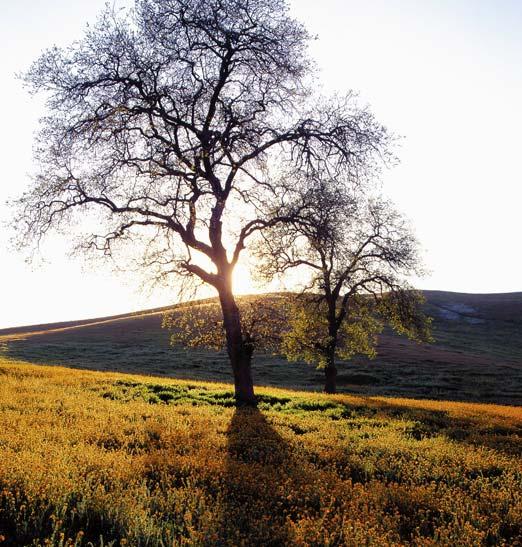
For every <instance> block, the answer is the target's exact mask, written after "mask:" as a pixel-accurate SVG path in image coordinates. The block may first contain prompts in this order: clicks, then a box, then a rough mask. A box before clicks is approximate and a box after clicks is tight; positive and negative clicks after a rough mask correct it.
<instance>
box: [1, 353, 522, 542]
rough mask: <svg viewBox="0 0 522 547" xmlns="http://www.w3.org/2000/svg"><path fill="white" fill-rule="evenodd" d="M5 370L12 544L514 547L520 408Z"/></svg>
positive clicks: (520, 502)
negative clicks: (255, 403)
mask: <svg viewBox="0 0 522 547" xmlns="http://www.w3.org/2000/svg"><path fill="white" fill-rule="evenodd" d="M259 395H260V404H259V410H257V411H256V410H249V409H236V408H235V407H234V401H233V397H232V389H231V386H229V385H227V384H217V383H200V382H193V381H178V380H163V379H161V380H159V379H157V378H151V377H144V376H133V375H123V374H116V373H100V372H89V371H77V370H70V369H65V368H60V367H38V366H33V365H28V364H21V363H16V362H8V361H1V362H0V415H1V418H0V419H1V423H2V429H1V430H0V535H1V536H2V537H3V538H4V543H5V544H6V545H57V546H58V545H89V544H92V545H96V546H97V545H107V544H111V543H110V542H113V543H112V544H113V545H125V544H127V545H183V544H185V545H213V544H220V545H240V544H242V543H243V544H246V545H281V544H295V545H354V546H356V545H357V546H358V545H405V544H407V545H480V544H484V545H521V544H522V466H521V460H520V456H521V454H522V450H521V447H522V441H521V435H522V408H520V407H506V406H497V405H479V404H468V403H446V402H440V401H415V400H408V399H388V398H366V397H352V396H341V395H340V396H336V397H333V398H332V397H327V396H324V395H319V394H311V393H303V392H293V391H288V390H280V389H268V388H267V389H260V390H259Z"/></svg>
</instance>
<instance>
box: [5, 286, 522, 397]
mask: <svg viewBox="0 0 522 547" xmlns="http://www.w3.org/2000/svg"><path fill="white" fill-rule="evenodd" d="M425 295H426V299H427V304H426V309H427V312H428V313H429V314H430V315H431V316H432V317H433V318H434V323H433V327H434V335H435V339H436V342H435V344H431V345H426V344H423V345H417V344H413V343H411V342H408V341H407V340H404V339H401V338H398V337H396V336H391V335H389V334H385V335H383V336H382V337H381V340H380V344H379V348H378V350H379V356H378V358H377V359H376V360H374V361H368V360H364V359H358V360H355V362H351V363H344V364H342V365H341V367H340V378H339V384H340V388H341V390H342V391H345V392H348V393H362V394H368V395H394V396H405V397H415V398H432V399H434V398H435V399H450V400H462V401H482V402H497V403H502V404H516V405H520V404H522V293H510V294H489V295H475V294H464V293H450V292H441V291H426V292H425ZM180 307H181V308H182V305H181V306H180ZM166 309H169V308H168V307H166V308H161V309H156V310H146V311H144V312H141V313H135V314H129V315H123V316H121V315H120V316H115V317H108V318H99V319H93V320H91V321H81V322H69V323H60V324H51V325H38V326H32V327H24V328H17V329H5V330H3V331H0V345H1V348H2V349H1V351H2V354H3V355H4V356H6V357H9V358H13V359H21V360H25V361H30V362H33V363H50V364H61V365H67V366H73V367H81V368H91V369H98V370H111V371H123V372H132V373H144V374H149V375H156V376H170V377H176V378H193V379H201V380H217V381H229V380H230V371H229V366H228V363H227V359H226V356H225V355H224V354H219V353H213V352H208V351H195V350H190V351H189V350H184V349H180V348H171V347H170V346H169V343H168V342H169V340H168V338H169V335H168V332H166V331H164V330H162V329H161V320H162V314H163V312H164V311H165V310H166ZM254 375H255V381H256V383H257V384H260V385H269V386H281V387H293V388H296V389H321V386H322V381H323V378H322V374H321V372H320V371H316V370H314V369H313V368H312V367H310V366H308V365H306V364H304V363H287V362H286V361H284V360H282V359H280V358H277V357H274V356H268V355H258V356H256V357H255V363H254Z"/></svg>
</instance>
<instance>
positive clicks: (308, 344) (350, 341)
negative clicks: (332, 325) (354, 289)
mask: <svg viewBox="0 0 522 547" xmlns="http://www.w3.org/2000/svg"><path fill="white" fill-rule="evenodd" d="M288 325H289V328H288V330H287V331H286V332H285V333H284V335H283V342H282V352H283V354H284V355H285V356H286V357H287V358H288V359H289V360H291V361H296V360H299V359H303V360H304V361H306V362H307V363H310V364H315V365H317V366H318V367H319V368H324V367H326V365H327V361H326V360H327V357H326V355H325V349H326V348H328V347H329V345H330V344H331V342H332V338H331V335H330V334H329V325H328V313H327V307H326V304H325V302H324V301H322V300H321V301H319V302H317V301H316V302H314V301H312V300H311V299H308V300H307V299H305V298H301V299H299V300H297V301H296V302H295V303H294V304H293V307H292V311H291V312H290V314H289V319H288ZM382 329H383V324H382V322H381V321H379V320H378V319H377V318H376V317H375V316H374V315H372V314H371V312H370V309H369V306H368V305H365V304H362V303H361V304H360V305H359V306H358V308H357V311H355V310H353V312H352V313H351V314H350V316H349V317H348V318H347V319H346V320H345V321H343V323H342V325H341V328H340V331H339V333H338V336H337V343H336V348H335V352H336V356H337V357H338V358H339V359H346V360H349V359H351V358H353V357H354V356H355V355H366V356H368V357H370V358H372V357H375V355H376V350H375V346H376V344H377V335H378V334H379V333H380V332H381V331H382Z"/></svg>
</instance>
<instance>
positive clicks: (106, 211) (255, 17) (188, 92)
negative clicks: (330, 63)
mask: <svg viewBox="0 0 522 547" xmlns="http://www.w3.org/2000/svg"><path fill="white" fill-rule="evenodd" d="M309 40H310V35H309V33H308V32H307V30H306V29H305V28H304V27H303V26H302V25H301V24H300V23H299V22H297V21H295V20H294V19H293V18H292V17H291V16H290V14H289V11H288V6H287V3H286V1H285V0H226V1H225V0H137V1H136V3H135V6H134V8H133V9H128V10H120V11H114V10H113V9H112V8H110V7H107V8H106V10H105V11H104V12H103V13H102V14H101V16H100V17H99V19H98V21H97V22H96V24H95V25H93V26H92V27H88V28H87V30H86V32H85V34H84V36H83V37H82V38H80V39H79V40H77V41H75V42H74V43H73V44H71V45H70V46H69V47H66V48H58V47H53V48H51V49H48V50H47V51H45V52H44V53H43V54H42V55H41V56H40V57H39V59H37V60H36V61H35V63H34V64H33V65H32V67H31V68H30V69H29V70H28V72H27V73H26V75H25V81H26V83H27V85H28V86H29V88H30V89H31V90H32V91H33V92H38V93H42V94H44V96H45V97H46V99H47V115H46V116H45V117H44V118H43V119H42V122H41V128H40V132H39V134H38V136H37V146H36V159H37V162H38V165H39V169H38V172H37V174H36V176H35V178H34V182H33V185H32V186H31V188H30V189H29V191H28V192H26V193H25V194H24V195H23V196H22V197H21V198H20V200H19V202H18V210H19V219H18V220H19V223H18V226H19V228H20V234H21V239H22V241H23V243H24V244H27V242H28V241H29V242H34V241H38V240H39V239H40V238H41V237H42V236H44V235H46V234H47V233H48V232H49V231H50V230H52V229H55V228H59V227H63V226H69V225H71V223H74V224H75V225H79V226H81V225H82V224H81V219H82V218H83V216H84V215H85V214H86V213H87V212H95V214H96V215H97V217H96V228H95V229H94V230H92V229H89V227H88V226H89V225H87V228H86V231H85V233H84V234H83V236H82V239H81V242H80V247H81V248H83V249H90V250H99V251H101V252H103V253H105V254H106V255H110V256H113V255H115V251H116V250H117V249H118V248H119V246H120V245H121V244H122V243H123V242H128V241H130V242H131V244H132V246H133V250H134V251H135V252H139V253H140V256H141V259H142V263H143V265H144V267H145V268H146V269H147V270H148V271H150V272H153V273H154V275H156V276H162V277H165V278H169V276H170V275H171V274H178V275H181V276H183V277H185V278H186V279H198V280H200V281H201V282H204V283H207V284H210V285H211V286H212V287H214V288H215V289H216V291H217V292H218V295H219V299H220V304H221V307H222V313H223V321H224V327H225V332H226V337H227V349H228V353H229V356H230V360H231V365H232V369H233V373H234V380H235V386H236V395H237V397H238V399H241V400H244V401H249V402H252V401H254V399H255V398H254V391H253V382H252V377H251V372H250V360H249V352H248V350H247V349H246V347H245V344H244V337H243V333H242V328H241V320H240V312H239V309H238V307H237V305H236V303H235V299H234V295H233V293H232V281H231V279H232V272H233V269H234V267H235V265H236V264H237V261H238V260H239V256H240V254H241V252H242V251H243V249H244V248H245V247H246V245H247V244H248V242H249V240H250V238H251V237H252V236H254V235H255V234H258V233H259V232H260V231H262V230H264V229H267V228H269V227H271V226H275V225H277V224H279V223H281V222H287V221H289V220H290V218H291V217H292V216H293V215H294V214H295V212H296V210H295V208H294V207H291V206H290V203H289V202H288V195H289V194H288V189H289V188H291V187H293V186H295V185H296V184H298V183H299V177H298V176H297V175H298V173H299V172H302V171H304V172H311V171H313V172H317V171H325V172H328V173H329V174H330V176H332V177H334V178H342V180H345V181H347V183H348V184H362V183H363V182H364V181H365V180H367V179H370V178H371V177H372V176H373V175H374V173H375V170H376V169H378V168H379V165H380V164H381V162H382V161H383V160H386V159H389V158H391V155H392V154H391V151H390V150H391V148H390V145H391V140H392V138H391V137H390V135H389V133H388V132H387V131H386V129H385V128H384V127H383V126H382V125H381V124H379V123H378V122H377V121H376V120H375V118H374V117H373V115H372V114H371V112H369V111H368V110H367V109H362V108H360V107H359V106H358V104H357V101H356V98H355V96H354V95H353V94H352V93H350V92H349V93H347V94H346V95H345V96H344V97H332V98H325V97H321V96H319V95H318V94H317V93H316V90H315V85H316V84H315V82H316V80H315V79H314V77H315V71H314V66H313V63H312V61H311V60H310V58H309V56H308V53H307V51H308V50H307V46H308V42H309ZM274 198H276V200H277V201H278V202H279V204H283V203H284V204H286V205H287V207H286V208H285V214H284V215H279V216H278V215H273V207H272V205H270V207H269V205H268V204H273V201H274Z"/></svg>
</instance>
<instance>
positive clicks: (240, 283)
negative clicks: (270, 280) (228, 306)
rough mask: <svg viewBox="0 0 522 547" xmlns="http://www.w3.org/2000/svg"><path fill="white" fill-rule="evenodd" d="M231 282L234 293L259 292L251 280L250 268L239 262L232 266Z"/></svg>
mask: <svg viewBox="0 0 522 547" xmlns="http://www.w3.org/2000/svg"><path fill="white" fill-rule="evenodd" d="M232 284H233V285H232V288H233V291H234V294H253V293H258V292H260V288H259V287H258V286H256V285H255V284H254V282H253V280H252V275H251V272H250V268H249V267H248V266H247V265H246V264H242V263H241V262H239V263H238V264H237V265H236V267H235V268H234V275H233V278H232Z"/></svg>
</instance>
